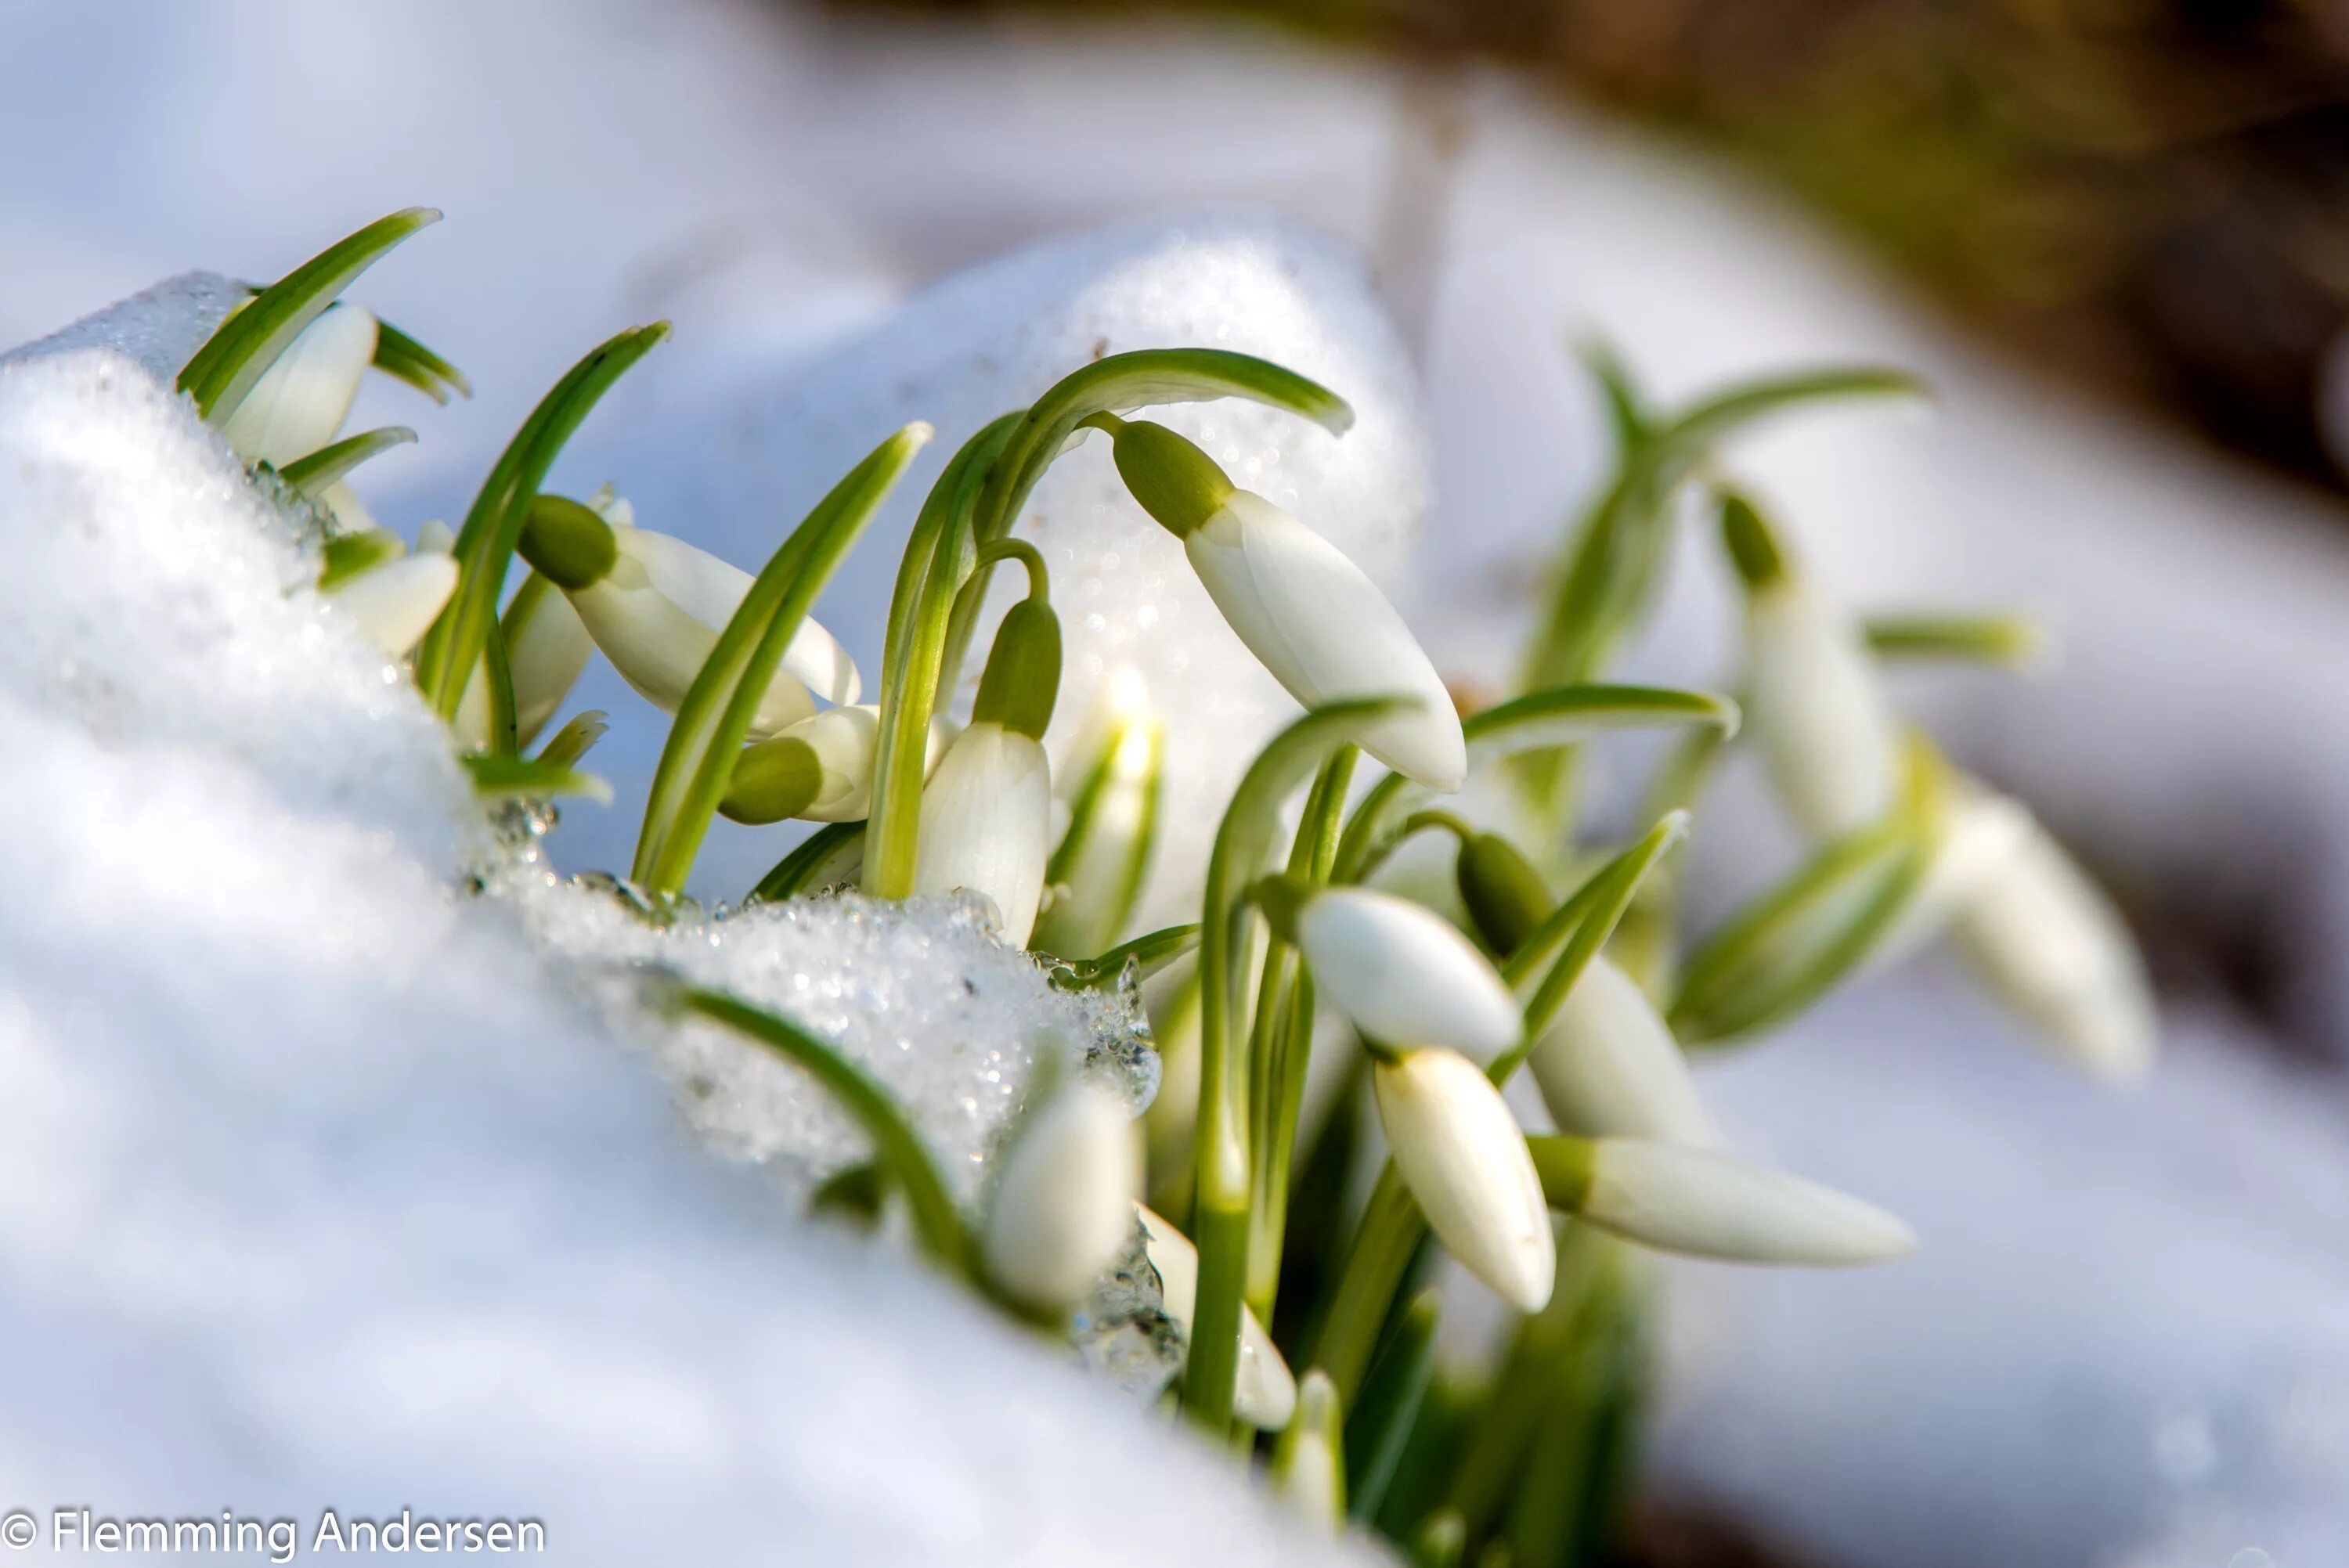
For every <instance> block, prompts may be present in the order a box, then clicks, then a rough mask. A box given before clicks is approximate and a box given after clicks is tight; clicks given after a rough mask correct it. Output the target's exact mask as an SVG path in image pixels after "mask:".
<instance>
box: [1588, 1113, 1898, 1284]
mask: <svg viewBox="0 0 2349 1568" xmlns="http://www.w3.org/2000/svg"><path fill="white" fill-rule="evenodd" d="M1583 1148H1584V1150H1586V1151H1587V1157H1588V1165H1587V1171H1586V1173H1585V1174H1586V1178H1587V1181H1588V1187H1587V1189H1586V1191H1584V1192H1583V1193H1582V1195H1581V1197H1580V1199H1579V1201H1578V1202H1572V1203H1569V1204H1568V1205H1566V1206H1568V1207H1569V1208H1571V1209H1573V1210H1574V1212H1577V1213H1578V1214H1580V1215H1581V1216H1582V1218H1584V1219H1585V1220H1587V1221H1588V1222H1590V1223H1592V1224H1594V1225H1597V1226H1599V1227H1600V1228H1601V1229H1604V1230H1609V1231H1613V1232H1614V1233H1617V1234H1618V1235H1621V1236H1624V1237H1626V1238H1628V1239H1630V1240H1631V1241H1635V1242H1640V1243H1645V1244H1646V1245H1649V1246H1651V1247H1660V1248H1661V1249H1663V1250H1665V1251H1667V1252H1675V1253H1693V1254H1694V1255H1696V1256H1698V1257H1707V1258H1719V1259H1722V1260H1724V1261H1726V1262H1730V1263H1749V1264H1812V1265H1817V1266H1826V1265H1833V1264H1873V1263H1883V1262H1887V1261H1889V1260H1890V1259H1893V1258H1898V1257H1905V1256H1907V1255H1908V1254H1909V1253H1911V1252H1914V1251H1915V1250H1916V1247H1917V1238H1916V1236H1915V1235H1914V1234H1913V1233H1911V1232H1910V1231H1909V1227H1908V1226H1906V1225H1904V1224H1902V1223H1901V1222H1900V1221H1899V1219H1897V1218H1895V1217H1894V1216H1893V1215H1891V1214H1889V1213H1887V1212H1884V1211H1883V1210H1882V1209H1879V1208H1878V1207H1877V1206H1876V1205H1875V1204H1873V1203H1865V1202H1861V1201H1860V1200H1858V1199H1857V1198H1853V1197H1849V1196H1847V1195H1846V1194H1845V1193H1842V1192H1838V1191H1836V1190H1835V1189H1833V1188H1831V1187H1823V1186H1820V1185H1819V1184H1818V1183H1817V1182H1816V1181H1803V1180H1802V1179H1801V1178H1799V1177H1795V1176H1789V1175H1787V1174H1785V1172H1784V1171H1772V1170H1768V1169H1766V1168H1764V1167H1763V1166H1759V1165H1750V1164H1747V1163H1746V1162H1745V1161H1741V1160H1733V1159H1731V1158H1730V1157H1729V1156H1727V1155H1725V1154H1718V1153H1715V1152H1714V1151H1713V1150H1709V1149H1690V1148H1686V1147H1683V1146H1682V1145H1678V1144H1671V1143H1646V1142H1640V1141H1636V1140H1630V1139H1620V1138H1602V1139H1600V1140H1598V1141H1597V1142H1595V1143H1591V1144H1588V1145H1584V1146H1583Z"/></svg>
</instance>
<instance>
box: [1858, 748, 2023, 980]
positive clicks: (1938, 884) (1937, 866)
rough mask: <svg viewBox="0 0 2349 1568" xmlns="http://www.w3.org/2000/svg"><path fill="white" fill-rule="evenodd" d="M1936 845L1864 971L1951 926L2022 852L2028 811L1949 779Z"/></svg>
mask: <svg viewBox="0 0 2349 1568" xmlns="http://www.w3.org/2000/svg"><path fill="white" fill-rule="evenodd" d="M1941 812H1942V820H1941V822H1940V827H1939V829H1938V832H1939V836H1940V841H1939V842H1938V843H1937V844H1936V846H1935V847H1934V850H1933V858H1932V861H1931V862H1930V864H1929V865H1928V866H1927V867H1926V868H1925V875H1924V878H1923V880H1922V881H1921V882H1919V883H1918V886H1917V891H1916V892H1915V893H1914V894H1912V895H1911V896H1910V897H1909V903H1908V907H1907V908H1905V909H1903V910H1902V911H1901V912H1900V913H1899V915H1898V916H1897V917H1896V918H1895V919H1894V921H1893V924H1892V929H1891V930H1889V931H1888V932H1886V933H1885V934H1884V935H1883V937H1882V938H1881V939H1880V940H1879V941H1878V943H1877V944H1876V949H1875V951H1874V952H1872V953H1870V954H1868V960H1867V962H1866V963H1865V964H1864V965H1862V966H1861V972H1862V973H1864V974H1865V973H1873V972H1875V971H1877V970H1880V969H1886V968H1889V967H1890V966H1891V965H1895V964H1898V963H1899V962H1900V961H1901V960H1902V959H1904V958H1907V957H1909V955H1910V954H1914V953H1916V952H1917V951H1919V950H1920V948H1922V947H1924V946H1925V944H1927V943H1929V942H1931V941H1933V940H1934V939H1935V938H1936V937H1939V936H1940V934H1942V933H1943V932H1945V931H1947V930H1948V929H1949V927H1950V923H1951V921H1952V920H1953V919H1954V918H1955V917H1956V915H1957V913H1958V912H1959V911H1960V910H1961V909H1963V908H1965V907H1966V905H1967V904H1968V903H1971V902H1972V900H1973V898H1974V895H1975V893H1976V892H1978V891H1980V890H1981V889H1982V886H1983V885H1984V884H1986V883H1987V882H1989V881H1990V880H1991V878H1992V876H1993V875H1994V874H1995V873H1996V872H1998V871H1999V869H2000V868H2001V867H2002V866H2004V865H2005V864H2006V862H2007V861H2010V860H2012V859H2013V858H2014V856H2015V855H2016V854H2017V853H2019V852H2020V851H2022V848H2023V841H2025V840H2026V839H2028V838H2029V837H2030V835H2031V833H2032V832H2033V825H2032V819H2031V813H2030V812H2029V811H2027V810H2024V809H2023V807H2022V806H2021V805H2019V804H2018V803H2016V802H2015V801H2013V800H2010V799H2007V798H2006V797H2004V796H2003V795H1997V794H1993V793H1992V792H1991V791H1989V790H1987V789H1982V787H1980V786H1979V785H1977V784H1975V783H1973V782H1972V781H1971V780H1970V779H1951V782H1950V792H1949V799H1947V801H1946V802H1945V803H1944V804H1943V806H1942V808H1941Z"/></svg>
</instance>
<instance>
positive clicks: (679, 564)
mask: <svg viewBox="0 0 2349 1568" xmlns="http://www.w3.org/2000/svg"><path fill="white" fill-rule="evenodd" d="M614 539H615V542H616V544H617V545H618V547H619V554H618V557H617V559H616V560H615V561H614V562H613V564H612V570H611V572H610V573H609V574H608V575H606V576H605V578H604V579H603V580H602V581H601V582H598V583H593V584H591V585H589V586H588V587H585V588H582V589H579V590H577V591H576V592H574V593H572V594H571V603H572V605H573V607H574V609H576V610H577V611H578V612H579V618H580V621H581V622H582V623H583V624H585V626H586V628H587V632H588V634H589V635H590V636H592V637H594V638H595V645H596V646H597V647H598V648H601V649H602V650H603V652H604V656H605V658H607V659H609V660H611V661H612V667H613V668H614V669H616V670H617V671H619V672H620V678H621V679H623V680H625V681H626V682H627V683H628V685H629V686H633V687H634V688H636V693H637V695H639V696H642V697H643V698H644V699H645V700H646V701H647V702H649V703H651V704H652V705H653V706H654V707H657V708H659V709H660V710H661V711H662V712H664V713H675V712H676V711H677V710H678V706H679V705H680V704H681V703H683V702H684V700H685V696H686V693H687V692H688V691H689V690H691V689H692V686H693V677H694V676H696V675H698V674H699V673H700V670H701V666H702V664H703V663H704V662H705V661H706V660H707V659H708V658H709V651H710V650H711V649H712V648H714V647H715V646H717V645H718V634H719V632H721V631H722V630H724V629H725V625H726V623H727V622H728V621H729V620H730V619H731V618H732V617H733V614H734V612H735V610H736V609H738V608H739V607H740V604H741V603H742V597H743V595H744V594H745V593H749V592H750V582H751V579H750V574H749V573H745V572H743V571H741V570H740V569H739V568H737V567H734V566H732V565H730V564H728V563H727V562H723V561H720V560H719V559H718V557H716V556H714V555H712V554H710V553H709V552H708V551H705V550H698V549H696V548H695V547H694V546H692V545H690V544H688V543H686V542H684V541H683V540H681V539H673V538H671V537H670V536H668V535H667V534H665V533H655V532H653V531H650V530H648V529H641V528H625V529H618V530H616V531H615V534H614ZM796 670H808V671H811V672H812V673H814V674H816V675H817V676H819V677H820V678H821V679H822V680H823V685H824V690H825V692H826V694H827V695H828V696H833V695H842V694H844V697H845V699H846V700H850V701H853V700H854V698H855V696H856V692H857V688H858V685H859V682H858V677H857V675H856V667H855V665H854V663H852V662H851V661H849V659H848V656H847V655H846V654H845V653H844V652H843V651H842V650H841V648H840V645H839V643H838V642H837V641H835V640H834V639H833V635H832V634H831V633H829V632H827V631H825V630H824V629H823V627H822V626H819V625H817V624H815V623H814V622H813V621H804V622H802V624H801V625H800V629H799V632H798V634H796V635H795V636H793V637H792V643H791V645H790V647H789V648H788V649H787V650H786V651H785V653H784V658H783V668H781V669H780V670H778V671H777V672H776V674H775V678H774V679H773V681H772V682H771V683H770V684H769V686H768V687H767V690H766V694H765V696H763V697H762V698H761V701H760V704H759V710H758V714H757V716H756V717H754V718H753V719H752V721H751V725H750V739H752V740H764V739H766V738H768V737H769V736H771V735H774V734H777V733H778V732H780V731H781V730H782V729H784V728H785V727H788V726H791V725H793V724H797V723H798V722H799V721H800V720H802V719H803V718H806V717H809V716H810V715H811V714H812V713H814V712H815V703H814V701H813V699H812V697H811V696H810V695H809V692H808V688H807V686H805V685H803V684H802V682H801V680H800V678H799V676H797V675H796V674H794V673H793V672H794V671H796Z"/></svg>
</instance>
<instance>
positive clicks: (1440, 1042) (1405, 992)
mask: <svg viewBox="0 0 2349 1568" xmlns="http://www.w3.org/2000/svg"><path fill="white" fill-rule="evenodd" d="M1297 942H1298V946H1299V949H1300V950H1301V951H1302V952H1303V953H1304V954H1305V962H1306V964H1307V965H1308V966H1309V967H1310V968H1311V969H1312V971H1313V981H1314V984H1315V985H1317V986H1318V987H1319V991H1320V994H1321V995H1323V996H1324V997H1325V998H1327V999H1328V1001H1329V1002H1330V1005H1331V1006H1335V1007H1336V1008H1337V1009H1338V1010H1339V1011H1340V1012H1341V1013H1343V1014H1345V1015H1346V1016H1348V1017H1350V1018H1351V1019H1352V1020H1353V1021H1354V1022H1355V1023H1356V1024H1358V1025H1360V1026H1361V1029H1362V1032H1363V1033H1365V1034H1367V1035H1370V1036H1371V1037H1373V1038H1376V1039H1380V1040H1383V1041H1385V1042H1387V1043H1388V1044H1390V1045H1397V1046H1449V1047H1452V1048H1453V1049H1454V1050H1459V1051H1465V1052H1466V1053H1467V1054H1468V1055H1470V1056H1472V1057H1475V1058H1476V1059H1477V1060H1478V1061H1490V1060H1492V1059H1493V1057H1496V1056H1498V1055H1500V1054H1501V1053H1502V1052H1503V1051H1506V1050H1507V1049H1508V1048H1509V1047H1511V1046H1514V1045H1516V1043H1517V1035H1518V1030H1519V1026H1520V1024H1521V1022H1522V1020H1521V1017H1520V1016H1519V1014H1518V1011H1517V1004H1516V1000H1515V999H1514V998H1513V997H1511V996H1510V995H1509V988H1508V986H1507V985H1506V984H1505V983H1504V982H1503V981H1502V979H1501V977H1500V975H1497V974H1495V972H1494V969H1493V965H1491V963H1489V962H1488V961H1487V960H1486V959H1485V955H1484V954H1481V953H1479V952H1477V951H1476V949H1475V947H1474V946H1473V945H1471V944H1470V943H1469V941H1468V939H1467V938H1466V937H1464V936H1463V935H1461V934H1460V933H1459V932H1458V931H1457V930H1455V929H1454V927H1453V925H1452V923H1450V922H1449V921H1446V920H1445V919H1444V917H1443V916H1441V915H1439V914H1437V913H1434V912H1433V910H1430V909H1427V908H1425V907H1423V906H1422V905H1420V904H1416V903H1412V902H1411V901H1410V900H1409V899H1404V898H1397V897H1395V896H1394V895H1393V894H1392V893H1383V892H1373V891H1372V890H1371V889H1369V888H1359V887H1336V888H1329V889H1326V890H1324V891H1321V892H1316V893H1315V894H1314V895H1313V896H1312V897H1310V898H1309V899H1307V900H1306V901H1305V903H1304V904H1303V906H1302V907H1301V908H1300V909H1299V911H1298V914H1297Z"/></svg>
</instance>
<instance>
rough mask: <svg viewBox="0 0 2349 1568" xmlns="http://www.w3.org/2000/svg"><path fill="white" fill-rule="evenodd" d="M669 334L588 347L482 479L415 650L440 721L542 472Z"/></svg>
mask: <svg viewBox="0 0 2349 1568" xmlns="http://www.w3.org/2000/svg"><path fill="white" fill-rule="evenodd" d="M667 335H668V324H667V322H657V323H656V324H654V325H651V326H637V327H630V328H629V329H628V330H627V331H626V332H622V333H619V334H617V335H615V336H613V337H611V338H609V339H607V340H606V341H605V342H604V343H603V344H601V345H600V346H597V347H596V348H595V349H594V350H592V351H591V352H589V354H588V355H587V356H586V357H585V358H584V359H582V360H580V361H579V363H578V364H576V365H574V366H572V367H571V369H570V371H569V372H568V373H567V374H566V375H565V376H564V377H563V379H562V380H560V381H558V382H556V383H555V385H554V388H553V390H551V391H549V392H548V393H547V395H546V396H545V397H543V398H541V399H540V400H539V405H538V407H536V408H534V409H533V410H532V411H531V415H530V418H527V419H525V420H523V425H522V428H521V429H519V430H517V431H515V432H514V438H513V439H512V441H510V442H508V443H507V444H506V449H505V451H504V452H503V453H502V454H501V455H500V456H499V458H498V460H497V463H496V465H495V466H494V467H493V468H492V469H490V474H489V478H487V479H486V480H482V481H481V493H480V494H478V495H476V496H475V497H474V498H473V505H472V509H471V511H468V512H466V514H465V526H464V527H463V528H462V529H461V530H460V531H459V532H458V535H457V542H456V546H455V549H454V551H453V552H452V553H453V554H454V555H455V557H456V560H457V591H456V592H455V593H452V594H451V595H450V599H449V604H448V607H447V608H446V609H444V610H442V611H441V612H440V619H439V620H437V621H435V622H434V623H433V624H432V629H431V630H430V631H429V632H428V633H426V634H425V636H424V642H423V644H422V645H421V646H420V647H419V648H418V650H417V654H416V684H417V686H418V687H419V689H421V690H422V691H423V693H424V696H425V700H426V701H428V702H429V703H430V704H432V706H433V707H434V708H435V709H437V710H438V711H439V712H440V717H442V718H444V719H453V718H455V717H457V708H458V705H459V704H460V703H461V702H462V701H463V700H464V696H465V685H466V682H467V681H468V680H470V679H471V676H472V671H473V666H474V665H477V664H479V663H480V662H481V657H482V647H483V645H484V644H486V643H487V642H488V641H489V636H490V633H491V631H492V629H493V628H494V627H495V626H496V624H497V611H498V594H499V593H500V591H501V590H502V589H503V587H504V586H505V579H506V569H507V567H508V566H510V565H511V564H512V561H513V552H514V543H515V542H516V541H517V540H519V539H520V538H521V537H522V525H523V518H524V516H526V515H527V514H528V512H529V511H530V503H531V502H532V501H533V500H535V499H536V498H537V495H538V490H539V487H540V486H541V485H543V484H544V483H545V482H546V473H547V469H550V468H552V467H553V466H554V459H555V457H556V455H557V454H558V453H560V452H561V451H562V450H563V447H564V443H565V442H566V441H568V440H569V439H570V438H571V436H572V433H573V432H574V431H575V430H577V429H578V428H579V425H580V422H581V421H582V420H584V419H585V418H587V415H588V413H589V412H590V411H591V410H592V409H593V408H594V407H595V404H596V402H597V401H598V400H599V399H601V398H602V397H603V396H604V394H605V392H606V391H608V390H610V388H611V387H612V384H613V383H614V382H616V381H617V380H618V379H619V378H620V377H621V376H622V375H624V374H626V371H627V369H628V367H629V366H633V365H634V364H636V361H637V360H639V359H641V358H643V357H644V356H645V355H646V354H647V353H648V352H650V351H651V349H652V347H653V346H654V345H655V344H657V343H659V342H660V341H661V340H662V339H663V338H665V337H667Z"/></svg>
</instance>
